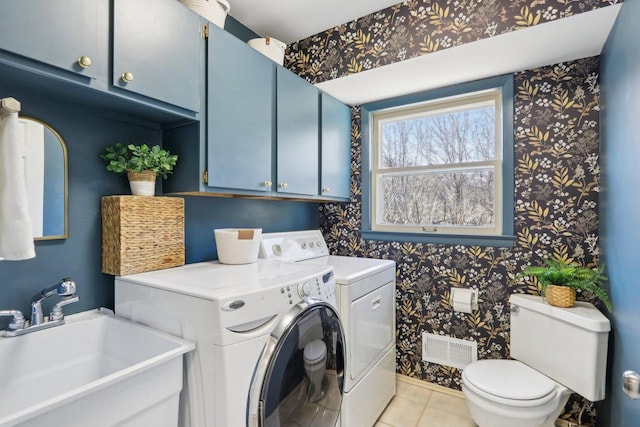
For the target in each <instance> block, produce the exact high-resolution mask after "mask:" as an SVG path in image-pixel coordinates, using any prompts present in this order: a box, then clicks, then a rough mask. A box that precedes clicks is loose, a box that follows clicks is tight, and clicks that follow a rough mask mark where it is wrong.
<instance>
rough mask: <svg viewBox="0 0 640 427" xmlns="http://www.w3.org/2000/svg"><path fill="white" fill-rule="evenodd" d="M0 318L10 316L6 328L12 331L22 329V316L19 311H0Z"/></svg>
mask: <svg viewBox="0 0 640 427" xmlns="http://www.w3.org/2000/svg"><path fill="white" fill-rule="evenodd" d="M0 316H12V317H13V318H12V319H11V322H10V323H9V326H8V328H9V329H10V330H12V331H16V330H18V329H24V322H25V320H24V315H23V314H22V312H21V311H20V310H0Z"/></svg>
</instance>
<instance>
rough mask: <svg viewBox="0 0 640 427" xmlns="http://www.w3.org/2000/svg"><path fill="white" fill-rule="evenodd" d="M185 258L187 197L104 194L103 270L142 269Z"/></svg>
mask: <svg viewBox="0 0 640 427" xmlns="http://www.w3.org/2000/svg"><path fill="white" fill-rule="evenodd" d="M184 262H185V258H184V199H182V198H178V197H145V196H107V197H103V198H102V272H103V273H107V274H114V275H125V274H134V273H142V272H145V271H152V270H161V269H164V268H169V267H176V266H179V265H183V264H184Z"/></svg>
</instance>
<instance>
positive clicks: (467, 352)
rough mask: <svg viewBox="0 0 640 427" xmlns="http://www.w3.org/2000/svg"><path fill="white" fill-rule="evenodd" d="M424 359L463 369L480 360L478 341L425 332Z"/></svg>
mask: <svg viewBox="0 0 640 427" xmlns="http://www.w3.org/2000/svg"><path fill="white" fill-rule="evenodd" d="M422 360H424V361H426V362H433V363H438V364H440V365H446V366H453V367H454V368H458V369H462V368H464V367H465V366H467V365H468V364H469V363H473V362H475V361H476V360H478V343H477V342H475V341H469V340H461V339H458V338H451V337H447V336H443V335H436V334H429V333H427V332H423V333H422Z"/></svg>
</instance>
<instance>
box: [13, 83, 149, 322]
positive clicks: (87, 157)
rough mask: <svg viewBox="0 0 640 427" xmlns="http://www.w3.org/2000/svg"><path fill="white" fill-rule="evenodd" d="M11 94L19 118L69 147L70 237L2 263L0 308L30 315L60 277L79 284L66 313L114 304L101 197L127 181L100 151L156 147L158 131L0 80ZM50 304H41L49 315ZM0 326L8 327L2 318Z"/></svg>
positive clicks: (40, 244)
mask: <svg viewBox="0 0 640 427" xmlns="http://www.w3.org/2000/svg"><path fill="white" fill-rule="evenodd" d="M5 96H13V97H15V98H16V99H18V100H20V101H21V103H22V114H25V115H28V116H31V117H35V118H38V119H40V120H42V121H44V122H45V123H47V124H49V125H50V126H51V127H52V128H54V129H56V130H57V131H58V133H59V134H60V135H61V136H62V138H63V140H64V142H65V143H66V145H67V149H68V162H69V238H68V239H66V240H54V241H39V242H36V258H34V259H31V260H26V261H0V277H1V278H2V279H1V282H0V287H1V288H2V292H1V293H0V295H2V297H0V308H2V309H6V308H13V309H20V310H23V311H24V312H25V314H27V315H28V314H29V303H30V301H31V299H32V297H33V296H34V295H35V294H36V292H38V291H39V290H41V289H42V288H44V287H46V286H50V285H52V284H53V283H55V282H56V281H57V280H58V279H60V278H62V277H72V278H73V279H75V280H76V281H77V283H78V295H79V296H80V302H78V303H75V304H73V305H70V306H68V307H66V308H65V311H66V312H76V311H83V310H88V309H91V308H95V307H100V306H107V307H111V306H112V305H113V286H112V283H113V277H112V276H108V275H105V274H102V273H101V262H102V261H101V239H102V233H101V219H100V197H102V196H104V195H109V194H126V193H128V191H129V189H128V183H127V181H126V178H125V177H121V176H117V175H114V174H112V173H109V172H107V171H106V169H105V168H104V165H103V164H102V160H100V158H99V157H98V153H99V152H101V151H102V150H103V148H104V147H105V146H106V145H112V144H113V143H114V142H116V141H123V140H125V141H126V140H136V141H145V142H147V143H151V144H159V143H160V141H161V133H160V131H159V130H157V129H156V130H154V129H150V128H146V127H141V126H137V125H132V124H127V123H124V122H122V121H118V120H115V119H109V118H105V117H104V112H100V111H92V110H88V109H85V108H83V107H81V106H75V105H71V104H65V103H64V102H63V101H62V100H58V99H46V98H41V97H39V96H36V95H34V94H32V93H30V91H29V89H28V88H27V89H18V88H16V87H15V86H11V87H8V86H7V85H5V84H4V83H3V81H2V78H1V77H0V97H5ZM52 304H53V301H51V302H47V303H45V310H46V311H47V312H48V311H49V310H50V308H51V306H52ZM0 322H1V323H0V328H2V329H4V327H5V326H6V321H5V319H0Z"/></svg>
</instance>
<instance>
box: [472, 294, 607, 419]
mask: <svg viewBox="0 0 640 427" xmlns="http://www.w3.org/2000/svg"><path fill="white" fill-rule="evenodd" d="M509 301H510V302H511V357H512V358H513V359H515V360H506V359H504V360H480V361H478V362H474V363H472V364H470V365H468V366H467V367H466V368H464V370H463V371H462V391H463V393H464V395H465V398H466V402H467V406H468V407H469V411H470V412H471V416H472V417H473V419H474V421H475V422H476V423H477V424H478V426H479V427H513V426H518V427H553V425H554V422H555V420H556V418H557V417H558V415H560V413H561V412H562V410H563V409H564V406H565V404H566V403H567V400H568V399H569V396H570V395H571V393H578V394H580V395H581V396H583V397H585V398H586V399H588V400H590V401H592V402H595V401H598V400H602V399H604V389H605V375H606V365H607V345H608V339H609V331H610V330H611V325H610V323H609V319H607V318H606V317H605V316H604V315H603V314H602V313H601V312H600V311H599V310H598V309H597V308H596V307H594V306H593V304H590V303H586V302H576V305H575V306H574V307H572V308H558V307H553V306H551V305H549V304H547V303H546V302H545V301H544V300H543V298H542V297H539V296H533V295H521V294H516V295H511V297H510V299H509Z"/></svg>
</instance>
